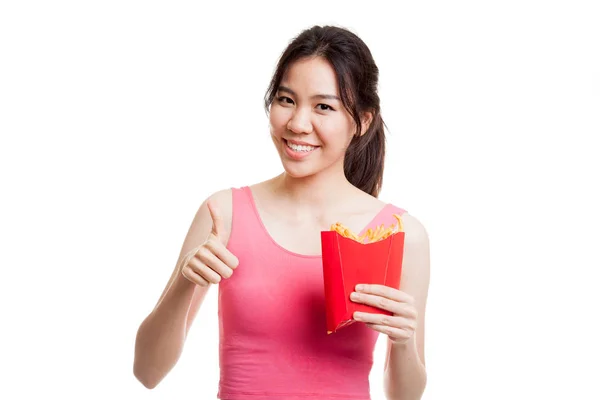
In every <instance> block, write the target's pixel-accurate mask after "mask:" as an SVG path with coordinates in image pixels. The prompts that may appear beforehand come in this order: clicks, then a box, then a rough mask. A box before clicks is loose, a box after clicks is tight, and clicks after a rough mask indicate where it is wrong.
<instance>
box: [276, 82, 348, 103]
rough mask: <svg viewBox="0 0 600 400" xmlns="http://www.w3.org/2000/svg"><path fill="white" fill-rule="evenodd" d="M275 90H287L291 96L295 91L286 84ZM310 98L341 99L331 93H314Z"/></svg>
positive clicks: (294, 94)
mask: <svg viewBox="0 0 600 400" xmlns="http://www.w3.org/2000/svg"><path fill="white" fill-rule="evenodd" d="M277 91H281V92H287V93H289V94H291V95H292V96H296V92H294V91H293V90H292V89H290V88H289V87H287V86H282V85H280V86H279V88H278V89H277ZM311 99H329V100H338V101H341V99H340V98H339V97H338V96H336V95H333V94H315V95H314V96H311Z"/></svg>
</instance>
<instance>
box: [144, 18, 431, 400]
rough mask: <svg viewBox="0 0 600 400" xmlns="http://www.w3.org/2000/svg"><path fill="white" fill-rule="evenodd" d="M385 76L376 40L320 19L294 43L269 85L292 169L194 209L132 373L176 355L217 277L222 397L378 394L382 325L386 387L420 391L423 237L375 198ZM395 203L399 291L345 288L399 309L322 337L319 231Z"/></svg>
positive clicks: (359, 316)
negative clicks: (401, 234) (372, 384)
mask: <svg viewBox="0 0 600 400" xmlns="http://www.w3.org/2000/svg"><path fill="white" fill-rule="evenodd" d="M377 81H378V69H377V66H376V65H375V63H374V61H373V58H372V56H371V53H370V51H369V49H368V47H367V46H366V45H365V44H364V43H363V41H362V40H361V39H360V38H358V37H357V36H356V35H355V34H353V33H351V32H350V31H348V30H345V29H342V28H338V27H331V26H326V27H320V26H314V27H312V28H311V29H308V30H305V31H304V32H302V33H301V34H300V35H299V36H297V37H296V38H295V39H294V40H293V41H292V42H291V43H290V44H289V46H288V48H287V49H286V50H285V52H284V53H283V54H282V56H281V59H280V60H279V63H278V66H277V69H276V72H275V74H274V76H273V78H272V81H271V84H270V86H269V88H268V91H267V93H266V96H265V107H266V109H267V112H268V115H269V121H270V129H271V136H272V139H273V143H274V144H275V148H276V150H277V152H278V153H279V156H280V158H281V162H282V164H283V168H284V172H283V173H282V174H280V175H278V176H276V177H274V178H272V179H270V180H267V181H264V182H260V183H258V184H254V185H252V186H245V187H242V188H232V189H226V190H222V191H219V192H216V193H214V194H212V195H211V196H209V198H207V199H206V200H205V201H204V202H203V203H202V205H201V206H200V208H199V210H198V212H197V214H196V216H195V218H194V220H193V222H192V224H191V227H190V229H189V232H188V234H187V236H186V239H185V242H184V243H183V247H182V250H181V254H180V257H179V260H178V262H177V266H176V268H175V270H174V271H173V274H172V276H171V279H170V281H169V283H168V284H167V286H166V288H165V290H164V292H163V293H162V296H161V297H160V299H159V301H158V303H157V305H156V307H155V308H154V310H153V311H152V312H151V313H150V315H149V316H148V317H147V318H146V319H145V320H144V322H143V323H142V324H141V326H140V328H139V331H138V334H137V339H136V348H135V350H136V351H135V362H134V373H135V376H136V377H137V378H138V379H139V380H140V381H141V382H142V383H143V384H144V385H145V386H146V387H148V388H152V387H155V386H156V385H157V384H158V383H159V382H160V381H161V380H162V379H163V378H164V377H165V376H166V375H167V374H168V372H169V371H170V370H171V368H172V367H173V366H174V365H175V364H176V362H177V360H178V358H179V356H180V354H181V351H182V348H183V345H184V342H185V339H186V335H187V333H188V331H189V329H190V326H191V324H192V322H193V321H194V318H195V316H196V314H197V312H198V309H199V307H200V305H201V304H202V301H203V299H204V297H205V295H206V293H207V291H208V289H209V288H210V286H211V285H214V284H218V285H219V286H218V288H219V289H218V290H219V329H220V341H219V355H220V371H221V379H220V383H219V393H218V397H219V398H220V399H223V400H238V399H248V398H257V399H258V398H260V399H306V398H307V397H311V398H318V399H338V400H339V399H370V395H369V373H370V370H371V366H372V363H373V350H374V346H375V342H376V339H377V337H378V335H379V334H380V333H383V334H385V335H387V338H388V340H387V343H388V345H387V357H386V363H385V381H384V385H385V392H386V394H387V396H388V398H390V399H419V398H421V395H422V393H423V391H424V388H425V382H426V372H425V362H424V343H423V338H424V313H425V305H426V298H427V290H428V285H429V243H428V237H427V233H426V231H425V229H424V227H423V226H422V224H421V223H420V222H419V221H418V220H417V219H416V218H414V217H413V216H411V215H409V214H408V213H406V212H405V211H404V210H402V209H401V208H398V207H396V206H394V205H392V204H389V203H384V202H382V201H380V200H378V199H377V196H378V193H379V191H380V188H381V183H382V176H383V166H384V155H385V137H384V124H383V120H382V117H381V114H380V106H379V97H378V95H377ZM394 213H396V214H402V221H403V225H404V231H405V235H406V236H405V250H404V258H403V270H402V278H401V284H400V288H391V287H386V286H379V285H362V286H364V287H362V288H360V287H358V286H357V288H356V292H355V293H353V295H352V296H351V298H352V300H353V301H356V302H358V303H364V304H369V305H372V306H375V307H378V308H379V309H385V310H388V311H390V312H392V313H393V315H392V316H389V315H385V314H379V313H360V312H357V313H355V314H354V316H353V317H354V319H355V320H356V321H357V323H354V324H351V325H350V326H348V327H345V328H343V329H341V330H339V331H337V332H335V333H333V334H330V335H328V334H327V333H326V329H325V314H324V313H325V311H324V309H325V306H324V304H325V303H324V294H323V276H322V260H321V242H320V232H321V231H323V230H329V229H330V226H331V224H332V223H335V222H338V221H339V222H342V223H343V224H344V225H346V226H347V227H349V228H350V229H351V230H352V231H354V232H364V231H365V230H366V229H367V228H368V227H372V226H375V225H379V224H382V223H384V224H385V225H386V226H387V225H390V224H391V223H392V222H394V219H393V214H394Z"/></svg>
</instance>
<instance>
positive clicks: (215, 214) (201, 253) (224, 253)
mask: <svg viewBox="0 0 600 400" xmlns="http://www.w3.org/2000/svg"><path fill="white" fill-rule="evenodd" d="M206 205H207V207H208V211H209V212H210V217H211V219H212V230H211V232H210V234H209V235H208V238H207V239H206V241H205V242H204V243H203V244H201V245H200V246H198V247H196V248H194V249H193V250H192V251H190V252H189V253H188V254H186V256H185V257H184V258H183V262H182V267H181V273H182V275H183V276H184V277H185V278H186V279H188V280H189V281H191V282H193V283H195V284H197V285H199V286H208V285H209V284H211V283H219V282H221V279H227V278H230V277H231V275H232V274H233V270H234V269H236V268H237V266H238V264H239V260H238V258H237V257H236V256H235V255H233V253H231V252H230V251H229V250H228V249H227V248H226V243H225V238H224V227H223V219H222V218H221V215H220V214H219V210H218V209H217V208H216V206H215V205H214V204H213V203H212V202H211V201H208V202H207V204H206Z"/></svg>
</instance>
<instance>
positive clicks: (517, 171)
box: [0, 0, 600, 400]
mask: <svg viewBox="0 0 600 400" xmlns="http://www.w3.org/2000/svg"><path fill="white" fill-rule="evenodd" d="M199 3H200V2H192V1H188V2H156V1H124V0H120V1H103V2H99V1H98V2H91V1H70V2H68V1H53V2H49V1H48V2H42V1H38V2H32V1H18V2H17V1H6V2H3V3H2V5H0V70H1V71H0V133H1V135H2V136H1V142H0V168H1V169H0V171H1V172H0V173H1V184H2V195H1V197H0V198H1V201H2V205H1V209H0V213H1V215H0V217H1V220H0V226H1V228H0V229H1V243H2V245H1V246H2V247H1V252H0V257H1V259H0V262H1V271H2V276H1V283H0V287H1V290H0V296H1V307H2V310H1V316H2V317H1V318H2V329H1V330H0V335H1V337H2V338H1V341H0V354H1V355H0V360H1V361H0V362H1V368H2V384H1V385H0V398H3V399H22V398H42V396H43V397H44V398H46V397H48V396H51V395H52V396H53V395H57V396H58V397H60V398H80V399H84V398H85V399H106V398H128V399H174V398H177V399H214V398H215V397H216V390H217V383H218V373H219V371H218V353H217V345H218V340H217V339H218V337H217V332H218V326H217V324H216V323H217V309H216V302H215V299H216V296H215V295H216V293H217V291H216V288H213V289H211V291H210V292H209V295H208V298H207V300H206V302H205V304H204V305H203V307H202V309H201V311H200V314H199V315H198V318H197V320H196V323H195V325H194V327H193V328H192V330H191V333H190V336H189V338H188V341H187V343H186V346H185V349H184V354H183V355H182V357H181V359H180V361H179V363H178V364H177V365H176V367H175V368H174V369H173V370H172V371H171V373H170V374H169V375H168V376H167V377H166V378H165V380H164V381H163V382H161V384H160V385H159V386H158V387H157V388H155V389H154V390H151V391H150V390H147V389H145V388H144V387H143V386H142V385H141V384H140V383H139V382H137V381H136V380H135V378H134V376H133V373H132V365H133V350H134V339H135V333H136V330H137V328H138V326H139V324H140V323H141V321H142V320H143V319H144V318H145V316H146V315H147V313H148V312H149V311H150V310H151V309H152V307H153V306H154V304H155V302H156V300H157V299H158V296H159V295H160V293H161V291H162V289H163V287H164V285H165V284H166V282H167V280H168V278H169V276H170V274H171V271H172V269H173V267H174V265H175V262H176V260H177V256H178V255H179V251H180V248H181V245H182V242H183V239H184V237H185V234H186V232H187V229H188V227H189V224H190V223H191V220H192V218H193V216H194V214H195V212H196V210H197V208H198V206H199V205H200V203H201V202H202V201H203V200H204V199H205V198H206V197H207V196H208V195H209V194H211V193H212V192H214V191H216V190H219V189H223V188H227V187H232V186H241V185H246V184H252V183H255V182H258V181H260V180H263V179H267V178H270V177H272V176H274V175H276V174H278V173H279V172H280V171H281V165H280V163H279V159H278V157H277V153H276V151H275V149H274V148H273V146H272V143H271V142H270V139H269V136H268V135H269V132H268V126H267V117H266V115H265V113H264V111H263V108H262V98H263V95H264V92H265V90H266V88H267V85H268V82H269V79H270V77H271V74H272V72H273V70H274V67H275V64H276V62H277V58H278V56H279V55H280V53H281V52H282V51H283V49H284V48H285V46H286V44H287V43H288V42H289V41H290V40H291V39H292V38H293V37H294V36H295V35H296V34H298V33H299V32H300V31H301V30H302V29H304V28H307V27H309V26H311V25H313V24H328V23H331V24H336V25H341V26H344V27H347V28H350V29H351V30H353V31H354V32H356V33H357V34H359V36H361V37H362V38H363V40H364V41H365V42H366V43H367V45H368V46H369V47H370V48H371V51H372V53H373V55H374V57H375V60H376V62H377V63H378V65H379V68H380V74H381V75H380V77H381V79H380V96H381V101H382V108H383V117H384V120H385V122H386V123H387V126H388V128H389V137H388V149H389V157H388V159H387V166H386V174H385V181H384V189H383V193H382V194H381V198H382V199H383V200H385V201H389V202H393V203H394V204H396V205H398V206H400V207H403V208H405V209H407V210H408V211H409V212H411V213H412V214H413V215H415V216H416V217H417V218H419V219H420V220H421V221H422V222H423V223H424V225H425V226H426V228H427V229H428V231H429V235H430V241H431V261H432V264H431V286H430V295H429V302H428V308H427V314H426V316H427V324H426V361H427V370H428V386H427V389H426V392H425V395H424V397H423V398H424V399H427V400H432V399H435V400H437V399H465V400H466V399H488V400H489V399H508V398H510V399H534V398H536V399H542V398H544V399H599V398H600V389H599V388H598V386H597V385H594V384H592V381H595V379H596V378H597V377H598V375H599V372H600V367H599V364H598V360H599V359H600V346H599V345H598V338H599V337H600V330H599V329H598V324H597V319H598V312H597V306H598V304H599V303H600V298H599V295H598V289H597V286H598V274H597V271H598V268H599V267H600V256H599V255H598V243H599V240H600V234H599V226H600V212H599V206H600V197H599V195H598V186H599V184H598V181H599V178H598V171H600V163H599V161H598V158H599V156H598V150H599V146H598V144H597V143H598V142H597V140H598V135H599V134H600V115H599V110H600V108H599V106H600V95H599V94H600V55H599V53H600V52H599V49H600V40H599V38H600V28H599V26H600V24H598V21H599V20H600V14H599V13H598V10H597V9H593V8H592V3H594V2H592V1H589V2H582V1H569V2H567V1H563V2H558V1H544V2H542V1H539V2H533V1H503V2H482V1H470V2H467V1H452V2H450V1H438V2H402V3H400V4H397V5H393V6H392V5H391V4H392V2H377V1H368V2H349V1H344V2H341V1H340V2H333V1H321V2H310V1H305V0H303V1H298V2H279V1H278V2H270V3H264V5H261V6H260V7H259V6H258V5H256V4H255V3H254V2H245V3H242V2H240V3H237V4H232V3H225V2H223V3H220V4H219V5H216V4H215V3H216V2H211V3H210V4H206V5H200V4H199ZM383 344H384V341H380V342H379V343H378V347H377V349H376V359H375V365H374V368H373V372H372V377H371V378H372V381H371V386H372V396H373V399H374V400H377V399H383V398H384V396H383V392H382V388H383V385H382V369H383V358H382V357H383V353H382V352H383V347H382V345H383Z"/></svg>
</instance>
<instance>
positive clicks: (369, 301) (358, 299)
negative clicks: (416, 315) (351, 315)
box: [350, 292, 402, 314]
mask: <svg viewBox="0 0 600 400" xmlns="http://www.w3.org/2000/svg"><path fill="white" fill-rule="evenodd" d="M350 300H352V301H353V302H355V303H362V304H366V305H369V306H373V307H376V308H379V309H382V310H385V311H389V312H391V313H393V314H399V313H401V312H402V307H401V304H402V303H398V302H397V301H393V300H390V299H387V298H385V297H381V296H376V295H373V294H366V293H357V292H352V294H350Z"/></svg>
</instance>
